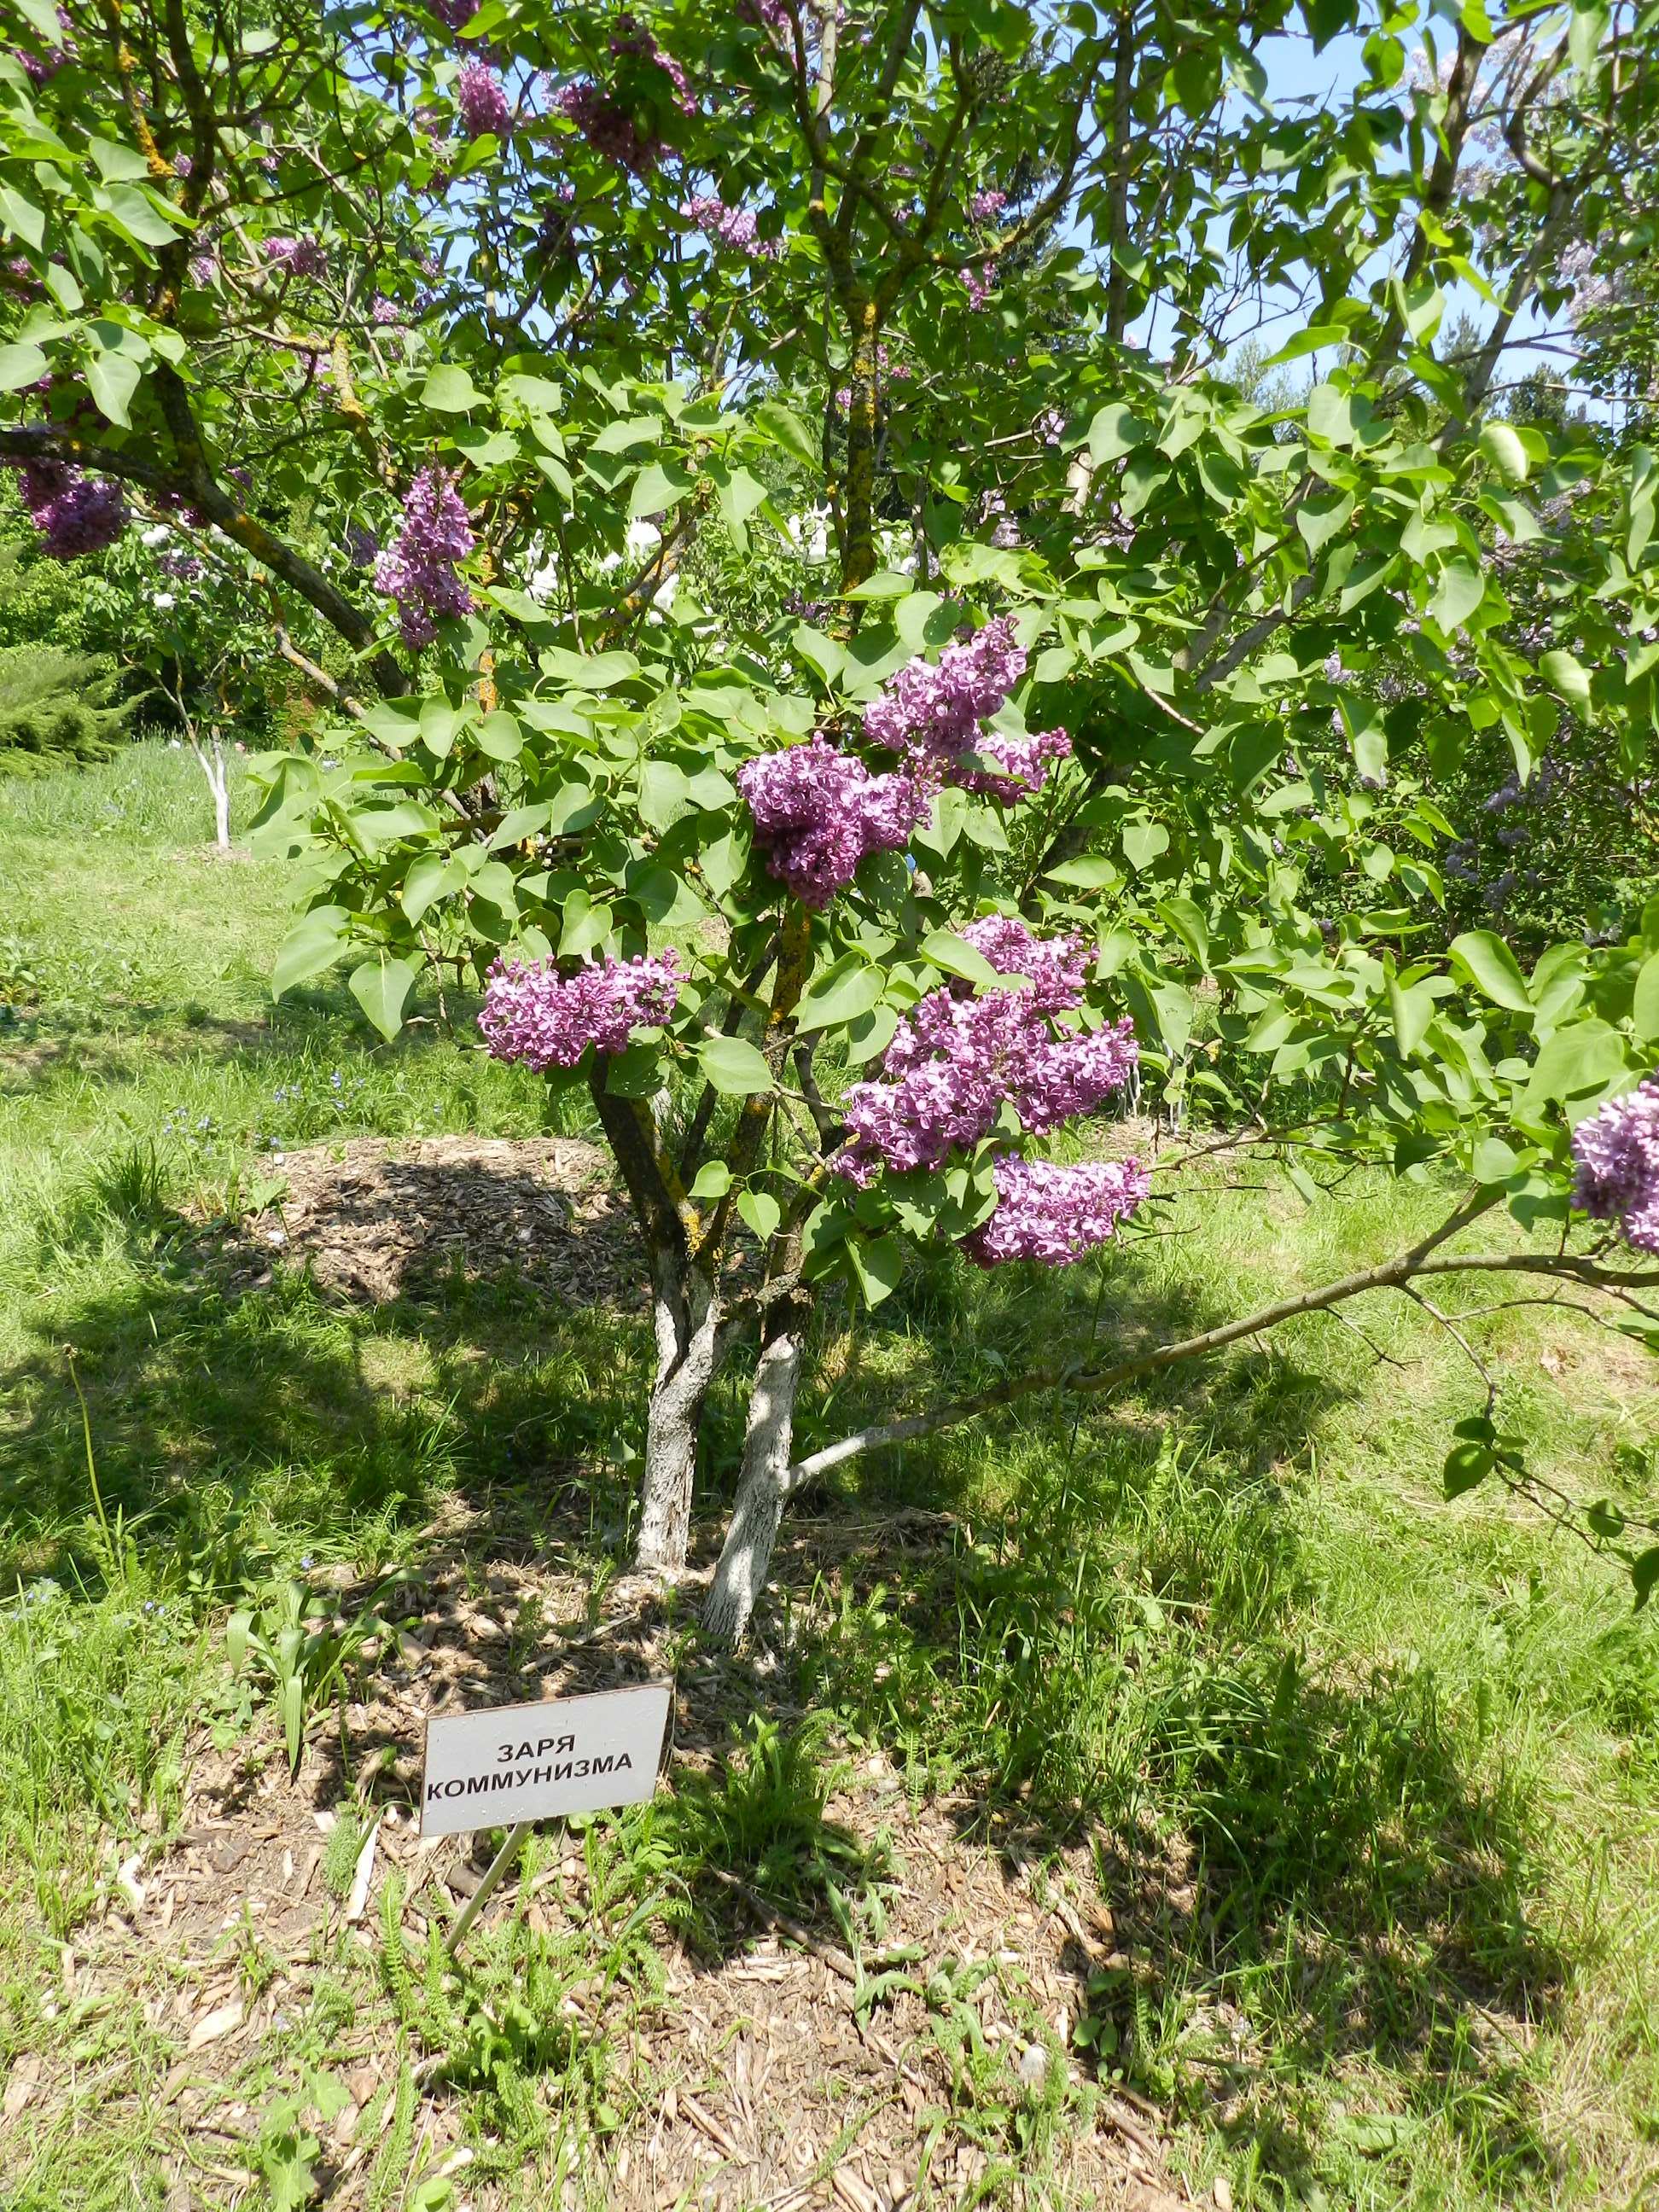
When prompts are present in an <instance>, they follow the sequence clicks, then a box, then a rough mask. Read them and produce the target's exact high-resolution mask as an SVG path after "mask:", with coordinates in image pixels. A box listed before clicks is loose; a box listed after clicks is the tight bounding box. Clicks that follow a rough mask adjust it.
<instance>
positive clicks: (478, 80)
mask: <svg viewBox="0 0 1659 2212" xmlns="http://www.w3.org/2000/svg"><path fill="white" fill-rule="evenodd" d="M455 106H456V110H457V112H459V116H460V118H461V129H462V130H463V131H465V134H466V136H467V137H469V138H488V137H493V138H501V139H507V138H510V137H512V136H513V110H512V108H511V106H509V105H508V103H507V87H506V86H505V85H504V84H503V83H502V82H501V79H500V77H498V76H496V74H495V70H493V69H491V68H490V66H489V63H488V62H481V61H477V60H471V61H465V62H463V63H462V64H461V66H460V68H459V70H457V71H456V73H455Z"/></svg>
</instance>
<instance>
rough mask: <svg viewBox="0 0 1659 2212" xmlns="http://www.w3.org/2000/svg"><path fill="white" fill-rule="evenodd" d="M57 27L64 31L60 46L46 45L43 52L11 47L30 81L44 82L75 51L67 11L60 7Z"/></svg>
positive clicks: (22, 47) (54, 73)
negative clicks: (62, 41)
mask: <svg viewBox="0 0 1659 2212" xmlns="http://www.w3.org/2000/svg"><path fill="white" fill-rule="evenodd" d="M58 28H59V30H61V31H62V32H63V33H64V43H63V45H62V46H48V47H46V50H45V51H44V52H42V53H38V54H32V53H30V52H28V50H27V47H24V46H14V47H13V48H12V53H13V55H14V56H15V58H16V59H17V60H18V61H20V62H21V64H23V67H24V69H25V70H27V73H28V76H29V80H30V82H32V83H34V84H44V83H45V82H46V80H47V78H48V77H52V76H57V74H58V70H60V69H62V68H63V66H64V63H65V62H66V61H67V60H68V59H69V58H70V55H71V54H73V53H75V52H76V51H77V48H76V44H75V40H74V38H73V36H72V35H71V33H70V19H69V14H68V11H67V10H66V9H63V8H61V7H60V8H59V9H58Z"/></svg>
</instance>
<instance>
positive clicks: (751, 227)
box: [680, 192, 779, 260]
mask: <svg viewBox="0 0 1659 2212" xmlns="http://www.w3.org/2000/svg"><path fill="white" fill-rule="evenodd" d="M680 213H681V214H682V215H683V216H684V217H685V219H686V221H687V222H689V223H693V224H695V225H696V228H697V229H699V230H700V231H701V232H702V234H703V236H704V237H705V238H708V239H712V240H714V244H715V245H716V246H720V247H722V248H723V249H724V251H725V252H727V253H750V254H757V255H759V256H761V257H762V258H764V259H767V260H770V259H771V258H773V257H774V256H775V254H776V253H777V252H778V251H779V247H778V244H777V241H776V240H775V239H763V238H761V237H759V236H758V235H757V222H758V219H757V216H756V214H755V210H753V208H745V207H728V206H727V204H726V202H725V201H724V200H723V199H721V198H720V197H719V196H718V195H717V194H716V193H714V192H698V193H696V195H695V196H694V197H692V198H690V199H689V200H683V201H682V202H681V203H680Z"/></svg>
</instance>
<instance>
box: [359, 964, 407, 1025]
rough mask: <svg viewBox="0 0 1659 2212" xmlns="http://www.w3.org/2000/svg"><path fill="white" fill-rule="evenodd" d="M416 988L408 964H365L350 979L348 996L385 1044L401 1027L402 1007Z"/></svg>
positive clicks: (402, 1020) (402, 1023)
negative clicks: (354, 1001) (370, 1022)
mask: <svg viewBox="0 0 1659 2212" xmlns="http://www.w3.org/2000/svg"><path fill="white" fill-rule="evenodd" d="M414 987H415V970H414V969H413V968H412V967H411V966H410V963H409V962H408V961H407V960H392V959H388V958H386V957H384V956H382V957H381V958H380V959H379V960H365V961H364V963H363V964H362V967H361V968H357V969H353V970H352V975H351V995H352V997H353V998H354V999H356V1001H357V1004H358V1005H359V1006H361V1007H362V1010H363V1012H365V1013H366V1014H367V1015H368V1018H369V1019H370V1021H372V1022H373V1023H374V1026H375V1028H376V1029H377V1030H379V1031H380V1035H381V1036H383V1037H385V1038H386V1040H387V1041H388V1042H390V1040H391V1039H392V1038H393V1037H395V1036H397V1034H398V1030H400V1029H401V1028H402V1027H403V1025H404V1006H405V1005H406V1004H407V1002H408V999H409V994H410V992H411V991H412V990H413V989H414Z"/></svg>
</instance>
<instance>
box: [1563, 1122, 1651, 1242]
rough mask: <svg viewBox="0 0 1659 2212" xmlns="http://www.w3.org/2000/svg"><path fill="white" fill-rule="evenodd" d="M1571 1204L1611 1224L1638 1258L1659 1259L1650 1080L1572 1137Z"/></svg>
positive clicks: (1579, 1128) (1574, 1132) (1576, 1130)
mask: <svg viewBox="0 0 1659 2212" xmlns="http://www.w3.org/2000/svg"><path fill="white" fill-rule="evenodd" d="M1572 1156H1573V1159H1574V1161H1575V1162H1576V1163H1577V1169H1578V1176H1577V1181H1576V1182H1575V1183H1574V1185H1573V1191H1572V1202H1573V1204H1574V1205H1575V1206H1581V1207H1582V1208H1583V1211H1584V1212H1586V1213H1588V1214H1589V1216H1590V1217H1591V1218H1592V1219H1594V1220H1596V1221H1614V1222H1617V1223H1618V1225H1619V1226H1620V1229H1621V1230H1622V1231H1623V1232H1624V1236H1625V1239H1626V1243H1631V1244H1633V1245H1634V1246H1635V1247H1636V1249H1637V1250H1638V1252H1652V1253H1655V1254H1659V1081H1656V1080H1655V1079H1651V1078H1650V1079H1649V1080H1648V1081H1647V1082H1645V1083H1644V1084H1642V1085H1639V1086H1638V1088H1637V1089H1636V1090H1634V1091H1630V1092H1628V1093H1626V1096H1625V1097H1623V1098H1610V1099H1609V1100H1608V1101H1607V1104H1606V1105H1605V1106H1603V1107H1602V1109H1601V1111H1600V1113H1598V1114H1592V1115H1590V1116H1589V1119H1588V1120H1587V1121H1581V1122H1580V1123H1579V1124H1578V1127H1577V1128H1576V1129H1575V1130H1574V1131H1573V1133H1572Z"/></svg>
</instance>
